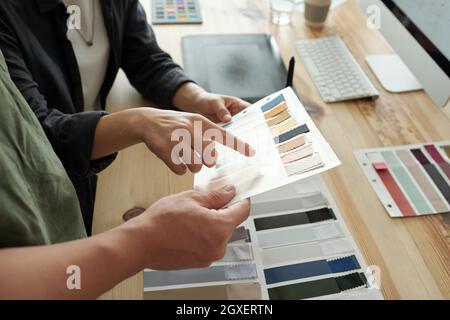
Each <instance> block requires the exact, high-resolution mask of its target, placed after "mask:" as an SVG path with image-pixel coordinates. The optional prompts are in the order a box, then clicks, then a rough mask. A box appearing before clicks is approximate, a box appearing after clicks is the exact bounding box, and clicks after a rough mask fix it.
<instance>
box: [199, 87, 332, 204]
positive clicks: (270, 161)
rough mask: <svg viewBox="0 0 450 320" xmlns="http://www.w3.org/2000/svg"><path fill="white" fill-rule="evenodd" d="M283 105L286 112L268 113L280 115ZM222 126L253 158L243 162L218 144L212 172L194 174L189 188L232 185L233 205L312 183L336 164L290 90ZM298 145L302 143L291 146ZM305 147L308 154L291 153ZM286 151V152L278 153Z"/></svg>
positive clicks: (330, 150)
mask: <svg viewBox="0 0 450 320" xmlns="http://www.w3.org/2000/svg"><path fill="white" fill-rule="evenodd" d="M284 104H287V106H288V109H287V110H285V111H282V113H277V112H273V110H277V109H280V110H283V109H284V107H283V108H281V106H284ZM280 114H281V115H282V117H281V118H280ZM285 115H286V116H285ZM287 115H288V116H287ZM271 116H273V117H271ZM274 119H276V121H275V120H274ZM280 119H282V121H280ZM293 119H294V120H295V121H292V120H293ZM223 126H224V128H226V129H227V130H228V131H229V132H230V133H232V134H233V135H235V136H237V137H238V138H240V139H241V140H244V141H245V142H247V143H249V144H250V145H251V146H252V147H253V148H254V149H255V150H256V155H255V156H253V157H250V158H249V157H245V156H243V155H241V154H240V153H238V152H236V151H234V150H232V149H229V148H226V147H224V146H222V145H220V144H217V145H216V147H217V152H218V155H219V156H218V159H217V164H216V166H215V167H213V168H206V167H204V168H203V169H202V170H201V171H200V172H199V173H198V174H196V176H195V181H194V187H195V189H197V190H214V189H220V188H221V187H224V186H226V185H229V184H232V185H235V186H236V189H237V196H236V198H235V199H234V201H233V202H236V201H239V200H242V199H245V198H250V197H253V196H255V195H258V194H261V193H264V192H267V191H270V190H272V189H275V188H278V187H281V186H284V185H287V184H289V183H292V182H295V181H298V180H301V179H305V178H308V177H311V176H313V175H316V174H319V173H322V172H324V171H327V170H329V169H331V168H334V167H336V166H338V165H339V164H340V161H339V159H338V158H337V156H336V154H335V153H334V151H333V150H332V149H331V147H330V145H329V144H328V143H327V141H326V140H325V139H324V138H323V136H322V134H321V133H320V132H319V130H318V129H317V127H316V125H315V124H314V122H313V121H312V120H311V118H310V117H309V115H308V113H307V112H306V110H305V108H304V107H303V105H302V103H301V102H300V101H299V99H298V98H297V96H296V95H295V93H294V91H293V90H292V89H291V88H286V89H284V90H281V91H279V92H277V93H274V94H272V95H270V96H268V97H266V98H264V99H262V100H260V101H259V102H257V103H255V104H253V105H252V106H250V107H249V108H247V109H246V110H244V111H243V112H241V113H239V114H237V115H235V116H234V117H233V120H232V121H231V123H229V124H224V125H223ZM277 128H278V130H277ZM299 139H300V140H301V141H302V143H296V141H298V140H299ZM305 141H307V142H308V147H309V148H310V149H309V150H313V152H309V153H305V152H296V148H299V149H300V148H302V147H304V142H305ZM285 145H289V147H288V148H283V146H285ZM284 151H287V152H284ZM296 157H298V158H296ZM283 159H284V161H283ZM286 159H288V160H289V161H286Z"/></svg>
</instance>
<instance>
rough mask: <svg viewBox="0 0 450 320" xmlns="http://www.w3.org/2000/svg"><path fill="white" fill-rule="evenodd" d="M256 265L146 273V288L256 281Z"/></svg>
mask: <svg viewBox="0 0 450 320" xmlns="http://www.w3.org/2000/svg"><path fill="white" fill-rule="evenodd" d="M256 278H257V272H256V265H254V264H236V265H226V266H213V267H209V268H200V269H189V270H179V271H145V272H144V287H146V288H151V287H161V286H171V285H184V284H193V283H205V282H218V281H234V280H245V279H256Z"/></svg>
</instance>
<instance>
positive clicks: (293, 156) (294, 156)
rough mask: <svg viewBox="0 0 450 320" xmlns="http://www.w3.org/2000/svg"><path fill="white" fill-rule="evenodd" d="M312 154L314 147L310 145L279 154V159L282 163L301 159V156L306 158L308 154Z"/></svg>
mask: <svg viewBox="0 0 450 320" xmlns="http://www.w3.org/2000/svg"><path fill="white" fill-rule="evenodd" d="M313 154H314V149H313V148H312V146H306V147H303V148H300V149H295V150H294V151H292V152H289V153H288V154H284V155H283V156H281V161H282V162H283V163H284V164H288V163H291V162H295V161H298V160H301V159H303V158H307V157H309V156H312V155H313Z"/></svg>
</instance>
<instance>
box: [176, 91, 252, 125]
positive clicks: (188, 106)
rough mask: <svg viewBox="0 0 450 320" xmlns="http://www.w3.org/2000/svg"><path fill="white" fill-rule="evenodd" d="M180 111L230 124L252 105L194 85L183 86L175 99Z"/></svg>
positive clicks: (215, 121)
mask: <svg viewBox="0 0 450 320" xmlns="http://www.w3.org/2000/svg"><path fill="white" fill-rule="evenodd" d="M173 103H174V105H175V106H176V107H177V108H179V109H180V110H183V111H186V112H191V113H198V114H201V115H203V116H204V117H206V118H208V119H209V120H211V121H212V122H214V123H219V122H229V121H231V117H232V116H234V115H235V114H237V113H239V112H241V111H242V110H244V109H245V108H247V107H248V106H250V104H249V103H248V102H246V101H244V100H241V99H239V98H235V97H231V96H225V95H218V94H212V93H209V92H207V91H205V90H203V89H202V88H200V87H199V86H198V85H196V84H194V83H186V84H185V85H183V86H181V87H180V89H178V91H177V92H176V94H175V97H174V99H173Z"/></svg>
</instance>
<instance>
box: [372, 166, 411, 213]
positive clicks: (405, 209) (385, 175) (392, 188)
mask: <svg viewBox="0 0 450 320" xmlns="http://www.w3.org/2000/svg"><path fill="white" fill-rule="evenodd" d="M374 168H375V170H376V171H377V173H378V176H379V177H380V179H381V181H383V183H384V185H385V187H386V189H388V191H389V193H390V194H391V197H392V199H394V201H395V203H396V204H397V206H398V208H399V209H400V211H401V212H402V213H403V216H405V217H413V216H415V215H416V213H415V211H414V209H413V208H412V207H411V205H410V204H409V201H408V199H406V197H405V195H404V194H403V192H402V190H401V189H400V187H399V186H398V184H397V182H395V180H394V178H393V177H392V175H391V173H390V172H389V170H388V169H387V165H386V164H385V166H380V163H377V165H376V166H374ZM377 168H378V169H377ZM380 168H381V169H380ZM382 168H386V169H382Z"/></svg>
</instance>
